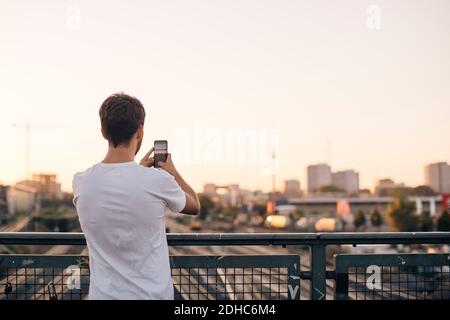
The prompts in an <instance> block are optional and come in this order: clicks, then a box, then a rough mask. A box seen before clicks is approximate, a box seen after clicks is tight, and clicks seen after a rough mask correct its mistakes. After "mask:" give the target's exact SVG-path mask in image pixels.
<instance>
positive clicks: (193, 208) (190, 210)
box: [158, 154, 200, 215]
mask: <svg viewBox="0 0 450 320" xmlns="http://www.w3.org/2000/svg"><path fill="white" fill-rule="evenodd" d="M158 166H159V167H161V168H162V169H164V170H165V171H167V172H168V173H170V174H171V175H172V176H173V177H174V178H175V181H176V182H177V183H178V185H179V186H180V187H181V189H182V190H183V191H184V193H185V194H186V205H185V206H184V209H183V210H181V213H185V214H192V215H196V214H199V213H200V201H198V197H197V194H196V193H195V191H194V189H192V188H191V186H190V185H189V184H188V183H187V182H186V181H185V180H184V179H183V177H182V176H181V175H180V174H179V173H178V171H177V169H176V168H175V165H174V164H173V162H172V157H171V155H170V154H168V155H167V160H166V162H158Z"/></svg>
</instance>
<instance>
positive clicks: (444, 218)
mask: <svg viewBox="0 0 450 320" xmlns="http://www.w3.org/2000/svg"><path fill="white" fill-rule="evenodd" d="M436 229H437V230H438V231H450V215H449V212H448V211H443V212H442V213H441V214H440V216H439V218H438V219H437V221H436Z"/></svg>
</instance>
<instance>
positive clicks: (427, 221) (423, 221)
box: [419, 212, 434, 232]
mask: <svg viewBox="0 0 450 320" xmlns="http://www.w3.org/2000/svg"><path fill="white" fill-rule="evenodd" d="M433 227H434V225H433V219H432V218H431V215H430V213H429V212H424V213H422V214H421V215H420V216H419V230H420V231H423V232H428V231H433Z"/></svg>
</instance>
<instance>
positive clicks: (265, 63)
mask: <svg viewBox="0 0 450 320" xmlns="http://www.w3.org/2000/svg"><path fill="white" fill-rule="evenodd" d="M0 4H1V10H0V93H1V94H0V97H1V100H0V137H1V142H2V145H1V149H0V150H1V162H0V163H1V165H0V183H3V184H12V183H15V182H16V181H18V180H20V179H23V178H24V175H25V132H24V130H23V129H20V128H15V127H14V124H15V123H23V122H25V121H26V119H29V122H30V123H31V124H32V125H35V127H33V129H32V131H31V145H30V152H31V164H30V167H31V171H32V172H54V173H57V174H58V176H59V178H60V180H61V182H62V184H63V189H64V190H66V191H71V179H72V175H73V173H74V172H77V171H81V170H84V169H85V168H87V167H89V166H91V165H93V164H95V163H96V162H99V161H101V160H102V158H103V156H104V153H105V151H106V147H107V144H106V142H105V141H104V140H103V138H102V137H101V135H100V123H99V119H98V109H99V107H100V104H101V103H102V101H103V100H104V99H105V98H106V97H107V96H108V95H109V94H111V93H114V92H118V91H124V92H126V93H129V94H132V95H134V96H136V97H138V98H139V99H140V100H141V101H142V102H143V104H144V106H145V107H146V109H147V119H146V136H145V140H144V144H143V150H141V152H140V153H139V154H138V159H140V157H142V156H143V154H144V153H145V150H146V149H149V148H150V147H151V146H152V145H153V140H154V139H167V140H169V149H170V148H171V147H173V146H174V144H175V143H174V142H173V139H174V135H176V133H177V132H178V135H179V133H180V130H183V131H181V132H185V133H186V135H190V134H192V135H193V136H194V135H195V133H194V131H195V127H196V126H197V125H198V124H201V125H202V126H203V127H204V128H205V129H211V130H215V132H216V133H218V134H219V135H220V134H221V133H224V132H226V130H229V129H239V130H240V129H244V130H245V129H250V130H254V131H255V132H260V130H261V129H268V130H275V131H277V132H279V136H278V138H279V139H278V145H279V153H278V160H279V169H278V173H277V181H278V184H279V187H281V185H282V181H283V180H284V179H292V178H294V179H299V180H300V181H301V184H302V188H306V166H307V165H309V164H313V163H318V162H325V161H328V160H329V162H330V165H331V166H332V168H333V170H343V169H354V170H356V171H358V172H359V173H360V177H361V186H362V187H367V188H372V187H373V184H374V182H375V180H376V179H378V178H384V177H390V178H392V179H394V180H395V181H398V182H404V183H406V184H408V185H418V184H422V183H423V179H424V178H423V167H424V165H425V164H427V163H430V162H435V161H447V162H450V1H448V0H380V1H378V0H375V1H365V0H344V1H333V0H328V1H324V0H315V1H313V0H310V1H301V0H289V1H288V0H279V1H274V0H271V1H268V0H239V1H237V0H221V1H217V0H202V1H198V0H190V1H184V0H183V1H182V0H179V1H174V0H171V1H77V0H72V1H57V0H54V1H48V0H41V1H17V0H15V1H12V0H11V1H6V0H0ZM370 5H375V6H376V8H378V9H379V13H380V15H379V18H380V19H379V20H377V21H378V22H379V27H380V28H379V29H377V28H373V25H369V24H368V23H367V22H368V19H369V15H370V14H371V13H370V12H372V11H370V10H369V11H370V12H369V13H368V12H367V9H368V7H369V6H370ZM371 21H372V20H371ZM371 26H372V27H371ZM202 137H203V138H202V139H206V140H207V139H208V138H207V137H206V138H205V137H204V136H202ZM202 141H203V140H202ZM327 141H329V148H328V147H327ZM180 143H181V142H178V147H179V146H180ZM194 144H195V143H194ZM192 148H194V147H192ZM327 150H329V152H328V151H327ZM267 153H268V151H267V152H265V154H267ZM179 157H181V156H179ZM174 162H175V164H177V163H179V171H180V172H181V173H182V174H183V175H184V176H185V178H186V179H187V180H188V181H190V182H192V185H193V186H194V188H195V189H196V190H198V191H200V190H202V186H203V184H204V183H206V182H215V183H219V184H226V183H238V184H240V185H241V186H242V187H243V188H249V189H262V190H270V188H271V177H270V176H268V175H264V174H261V166H260V165H259V164H258V163H256V164H255V163H234V164H227V163H224V164H217V163H216V164H214V163H204V162H202V161H200V162H198V163H197V162H195V161H194V162H192V161H191V162H189V161H183V159H177V158H176V157H175V156H174Z"/></svg>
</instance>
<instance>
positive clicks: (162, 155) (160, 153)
mask: <svg viewBox="0 0 450 320" xmlns="http://www.w3.org/2000/svg"><path fill="white" fill-rule="evenodd" d="M154 159H155V168H158V162H160V161H161V162H166V160H167V140H155V143H154Z"/></svg>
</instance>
